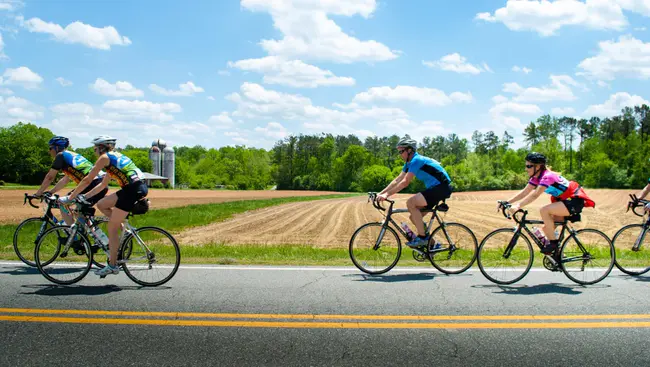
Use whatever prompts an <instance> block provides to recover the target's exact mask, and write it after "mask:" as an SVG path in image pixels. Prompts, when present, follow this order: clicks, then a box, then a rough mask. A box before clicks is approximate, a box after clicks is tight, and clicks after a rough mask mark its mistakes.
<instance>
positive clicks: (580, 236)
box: [478, 201, 615, 284]
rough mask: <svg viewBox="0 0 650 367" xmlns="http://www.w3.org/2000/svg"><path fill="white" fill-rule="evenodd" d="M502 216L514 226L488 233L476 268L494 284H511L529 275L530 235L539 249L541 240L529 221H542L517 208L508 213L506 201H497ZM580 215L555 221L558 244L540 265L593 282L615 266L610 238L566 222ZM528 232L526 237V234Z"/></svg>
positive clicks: (479, 253)
mask: <svg viewBox="0 0 650 367" xmlns="http://www.w3.org/2000/svg"><path fill="white" fill-rule="evenodd" d="M499 204H500V205H501V211H502V212H503V216H504V217H506V218H508V219H514V221H515V222H516V223H517V225H516V226H515V227H514V228H500V229H497V230H494V231H492V232H490V233H489V234H488V235H487V236H485V238H484V239H483V241H481V245H480V246H479V249H478V267H479V269H480V270H481V273H483V275H484V276H485V277H486V278H487V279H489V280H490V281H492V282H494V283H497V284H512V283H515V282H517V281H519V280H521V279H522V278H523V277H525V276H526V274H528V272H529V271H530V268H531V267H532V266H533V247H532V245H531V243H530V239H529V238H531V239H532V240H533V241H534V242H535V244H536V245H537V247H539V249H540V250H541V249H542V247H543V244H542V241H541V240H540V239H539V238H537V236H535V235H534V234H533V232H531V230H530V229H528V225H529V224H538V225H542V224H544V222H543V221H541V220H530V219H527V218H526V217H527V216H528V211H526V210H523V209H519V210H517V211H516V212H515V213H514V214H513V215H512V216H511V215H510V214H509V213H508V212H507V209H509V208H510V207H511V205H510V204H509V203H508V202H505V201H499ZM580 220H581V216H580V214H577V215H572V216H568V217H565V218H564V220H562V221H559V222H555V225H556V226H558V225H561V226H562V228H561V230H560V232H559V236H558V240H559V242H560V243H561V246H560V247H559V248H558V249H557V250H556V251H555V253H554V254H553V255H544V258H543V261H542V264H543V265H544V267H545V268H546V269H548V270H550V271H562V272H564V274H565V275H566V276H567V277H568V278H569V279H571V280H572V281H574V282H576V283H578V284H595V283H598V282H600V281H601V280H603V279H605V277H607V275H609V273H610V272H611V271H612V268H613V267H614V260H615V252H614V246H613V245H612V241H610V239H609V237H607V235H605V234H604V233H603V232H601V231H599V230H596V229H590V228H585V229H579V230H575V229H573V227H571V225H570V224H569V222H571V223H574V222H579V221H580ZM526 235H528V236H526Z"/></svg>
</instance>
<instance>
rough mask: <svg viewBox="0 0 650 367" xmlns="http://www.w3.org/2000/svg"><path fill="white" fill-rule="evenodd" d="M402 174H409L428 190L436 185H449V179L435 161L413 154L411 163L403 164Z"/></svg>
mask: <svg viewBox="0 0 650 367" xmlns="http://www.w3.org/2000/svg"><path fill="white" fill-rule="evenodd" d="M402 171H403V172H407V173H408V172H411V173H413V174H414V175H415V177H417V178H418V179H419V180H420V181H422V182H424V185H425V186H426V187H427V189H428V188H431V187H435V186H438V185H450V184H451V179H450V178H449V175H448V174H447V171H445V169H444V168H442V166H441V165H440V163H439V162H438V161H436V160H435V159H431V158H428V157H424V156H421V155H419V154H418V153H415V154H414V155H413V158H412V159H411V161H409V162H406V163H405V164H404V168H402Z"/></svg>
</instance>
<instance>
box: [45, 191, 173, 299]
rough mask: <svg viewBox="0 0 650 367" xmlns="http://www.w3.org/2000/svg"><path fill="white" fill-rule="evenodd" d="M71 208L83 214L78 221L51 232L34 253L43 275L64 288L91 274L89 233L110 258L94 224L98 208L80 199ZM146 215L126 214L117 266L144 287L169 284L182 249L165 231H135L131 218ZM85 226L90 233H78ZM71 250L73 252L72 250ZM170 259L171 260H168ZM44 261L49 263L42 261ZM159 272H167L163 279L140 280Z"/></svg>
mask: <svg viewBox="0 0 650 367" xmlns="http://www.w3.org/2000/svg"><path fill="white" fill-rule="evenodd" d="M69 205H70V206H72V205H74V206H75V208H73V209H72V211H74V212H77V213H79V214H80V215H78V216H77V221H76V222H75V223H74V224H73V225H72V226H58V227H54V228H50V229H48V230H47V231H46V232H45V233H44V234H43V236H42V237H41V238H40V240H39V242H38V244H37V245H36V249H35V250H34V258H35V260H36V267H37V268H38V270H39V271H40V272H41V274H43V276H44V277H45V278H46V279H48V280H49V281H51V282H53V283H56V284H63V285H70V284H74V283H76V282H78V281H80V280H81V279H83V278H84V277H85V276H86V274H88V272H89V271H90V267H91V264H92V263H93V257H94V253H93V250H92V249H91V244H90V240H89V238H88V236H87V234H90V236H91V237H92V238H93V239H94V240H95V243H97V245H98V246H99V248H100V249H101V250H102V251H103V253H104V254H106V259H108V258H109V249H108V242H107V241H103V240H102V239H101V237H100V236H101V234H100V233H99V232H97V230H96V226H94V225H93V223H92V216H93V214H94V212H95V209H94V208H91V207H89V206H87V205H84V204H83V203H82V202H80V199H75V200H74V201H73V202H72V203H71V204H69ZM144 213H146V209H145V210H144V211H137V210H136V209H135V208H134V210H132V211H131V212H130V213H129V214H128V215H127V217H126V219H125V221H124V223H123V231H122V235H121V237H120V247H119V249H118V255H117V265H118V266H119V267H121V268H122V269H123V270H124V272H125V273H126V275H127V276H128V277H129V278H130V279H131V280H132V281H134V282H135V283H137V284H140V285H143V286H158V285H162V284H164V283H166V282H168V281H169V280H170V279H172V278H173V277H174V275H175V274H176V272H177V271H178V268H179V266H180V256H181V254H180V248H179V247H178V243H177V242H176V239H174V237H173V236H172V235H171V234H169V233H168V232H167V231H165V230H164V229H162V228H158V227H154V226H148V227H141V228H136V227H133V226H132V225H131V224H130V223H129V221H128V219H129V218H130V217H132V216H134V215H140V214H144ZM84 222H86V224H84ZM84 225H88V227H89V229H90V230H89V231H88V232H87V233H84V232H82V231H80V230H79V229H80V227H82V226H84ZM75 236H78V238H79V239H80V241H79V243H80V245H79V247H80V248H81V250H79V249H78V248H77V249H75V248H74V244H73V242H74V241H73V239H74V237H75ZM145 242H146V243H145ZM71 249H73V250H74V251H70V250H71ZM75 255H76V257H75ZM167 256H169V257H170V259H167ZM42 259H45V260H46V261H41V260H42ZM49 259H52V260H51V261H50V260H49ZM55 260H61V263H60V264H59V263H57V264H52V263H53V262H54V261H55ZM48 261H49V262H48ZM140 262H141V263H140ZM102 266H103V264H102ZM157 273H164V276H162V278H160V279H156V280H145V279H143V278H144V277H141V275H144V276H153V275H154V274H157Z"/></svg>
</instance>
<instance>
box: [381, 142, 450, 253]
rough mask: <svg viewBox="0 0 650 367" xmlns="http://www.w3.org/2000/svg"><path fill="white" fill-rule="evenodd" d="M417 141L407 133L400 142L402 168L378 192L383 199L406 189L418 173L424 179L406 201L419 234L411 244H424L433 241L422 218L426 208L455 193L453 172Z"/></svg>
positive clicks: (419, 245)
mask: <svg viewBox="0 0 650 367" xmlns="http://www.w3.org/2000/svg"><path fill="white" fill-rule="evenodd" d="M416 150H417V142H416V141H415V140H413V139H411V137H410V136H409V135H408V134H407V135H405V136H404V137H403V138H402V139H401V140H400V141H399V142H398V143H397V152H398V153H399V155H400V157H401V158H402V159H403V160H404V162H406V163H404V167H403V168H402V172H401V173H400V174H399V175H398V176H397V177H396V178H395V179H394V180H393V181H392V182H391V183H390V184H389V185H388V186H386V188H385V189H383V190H382V191H381V193H379V195H377V200H378V201H383V200H385V199H387V198H388V197H390V196H391V195H394V194H396V193H398V192H400V191H402V190H403V189H405V188H406V187H407V186H408V185H409V184H410V183H411V180H413V177H417V178H418V179H419V180H420V181H422V182H424V185H425V186H426V189H425V190H424V191H422V192H420V193H417V194H415V195H413V196H411V198H409V199H408V200H407V201H406V207H407V208H408V210H409V213H410V214H411V221H412V222H413V224H414V225H415V228H416V229H417V232H418V233H417V235H418V236H417V237H416V238H415V239H414V240H412V241H409V242H408V243H407V245H408V246H409V247H414V248H415V247H423V246H426V245H427V243H428V242H429V236H427V235H426V234H425V233H426V231H425V229H424V222H423V221H422V212H420V210H422V209H431V208H433V207H434V206H435V205H436V204H438V202H440V201H441V200H444V199H447V198H448V197H450V196H451V192H452V187H451V179H450V178H449V174H447V171H445V169H444V168H443V167H442V165H441V164H440V162H438V161H436V160H435V159H431V158H428V157H425V156H421V155H419V154H418V153H417V152H416Z"/></svg>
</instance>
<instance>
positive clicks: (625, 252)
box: [612, 224, 650, 276]
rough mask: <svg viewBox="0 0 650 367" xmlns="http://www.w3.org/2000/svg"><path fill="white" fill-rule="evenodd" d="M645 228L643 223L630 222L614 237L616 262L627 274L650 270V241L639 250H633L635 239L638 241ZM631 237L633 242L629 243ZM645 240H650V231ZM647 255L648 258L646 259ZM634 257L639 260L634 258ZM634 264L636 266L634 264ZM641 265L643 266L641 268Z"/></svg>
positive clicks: (642, 272)
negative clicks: (636, 229) (628, 233)
mask: <svg viewBox="0 0 650 367" xmlns="http://www.w3.org/2000/svg"><path fill="white" fill-rule="evenodd" d="M635 228H638V229H639V232H638V233H636V231H635V230H634V229H635ZM643 228H644V225H643V224H629V225H627V226H624V227H623V228H621V229H619V230H618V231H617V232H616V234H615V235H614V238H613V239H612V245H613V246H614V250H615V251H616V261H615V263H614V264H615V265H616V267H617V268H618V269H619V270H620V271H622V272H623V273H625V274H628V275H633V276H637V275H641V274H645V273H647V272H648V271H650V243H648V244H647V245H645V246H644V244H641V246H640V248H639V249H638V250H637V251H634V250H632V246H633V245H634V241H636V239H637V238H638V236H639V235H640V234H641V231H642V230H643ZM628 230H631V231H628ZM625 232H632V233H630V235H627V234H624V233H625ZM629 239H632V244H630V243H629ZM644 240H648V241H650V233H646V234H645V238H644ZM617 241H618V242H619V243H620V242H624V243H620V244H618V243H617ZM644 242H645V241H644ZM644 254H645V255H644ZM646 256H647V258H645V259H644V257H646ZM634 258H636V259H637V260H634ZM633 264H634V265H635V266H632V265H633ZM639 265H640V266H641V267H640V268H639Z"/></svg>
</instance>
